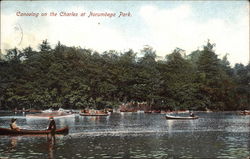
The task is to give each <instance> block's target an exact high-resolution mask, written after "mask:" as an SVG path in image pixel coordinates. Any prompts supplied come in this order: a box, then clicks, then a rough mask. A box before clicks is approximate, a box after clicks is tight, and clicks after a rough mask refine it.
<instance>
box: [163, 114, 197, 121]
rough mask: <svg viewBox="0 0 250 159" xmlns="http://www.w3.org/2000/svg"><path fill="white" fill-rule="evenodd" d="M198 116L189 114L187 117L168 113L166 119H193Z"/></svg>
mask: <svg viewBox="0 0 250 159" xmlns="http://www.w3.org/2000/svg"><path fill="white" fill-rule="evenodd" d="M198 118H199V117H198V116H194V117H191V116H187V117H181V116H172V115H166V119H175V120H192V119H198Z"/></svg>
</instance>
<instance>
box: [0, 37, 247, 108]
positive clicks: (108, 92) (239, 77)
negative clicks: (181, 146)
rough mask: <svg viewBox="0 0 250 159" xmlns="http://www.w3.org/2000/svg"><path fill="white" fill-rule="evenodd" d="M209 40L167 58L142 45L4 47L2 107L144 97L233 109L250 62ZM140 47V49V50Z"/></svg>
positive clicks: (151, 103)
mask: <svg viewBox="0 0 250 159" xmlns="http://www.w3.org/2000/svg"><path fill="white" fill-rule="evenodd" d="M214 47H215V45H214V44H211V43H210V42H208V43H207V45H206V46H204V48H203V50H196V51H194V52H192V53H191V54H190V55H188V56H186V53H185V50H182V49H180V48H176V49H175V50H174V51H173V52H172V53H171V54H169V55H167V56H166V58H165V60H157V56H156V51H155V50H154V49H153V48H152V47H150V46H145V47H144V48H143V49H142V50H141V52H140V53H136V52H134V51H133V50H128V51H124V52H117V51H115V50H109V51H105V52H103V53H98V52H95V51H93V50H91V49H82V48H80V47H67V46H65V45H63V44H61V43H60V42H58V44H57V45H56V47H55V48H54V49H52V48H51V46H50V45H49V43H48V41H47V40H44V41H43V42H42V44H40V45H39V49H40V51H38V52H36V51H34V50H33V49H32V48H31V47H27V48H25V49H24V50H22V51H20V50H18V49H17V48H14V49H10V50H8V51H7V54H6V56H5V58H2V57H1V61H0V62H1V63H0V108H9V109H13V108H15V107H17V108H19V109H22V108H23V107H25V108H38V109H46V108H48V107H56V108H58V107H64V108H77V109H81V108H86V107H92V108H96V109H103V108H105V107H118V106H119V105H120V104H121V103H129V102H130V103H134V104H133V106H134V107H136V106H137V105H136V103H138V102H139V103H144V106H147V107H150V108H151V109H165V110H166V109H183V110H184V109H192V110H206V109H207V108H209V109H214V110H234V109H245V108H247V107H248V106H249V103H250V101H249V100H250V66H249V65H247V66H244V65H242V64H237V65H235V67H234V68H231V67H230V64H229V62H228V60H227V56H224V57H223V59H222V60H221V59H219V58H218V57H217V55H216V54H215V52H214V51H213V48H214ZM138 54H139V55H140V56H139V57H138V56H137V55H138Z"/></svg>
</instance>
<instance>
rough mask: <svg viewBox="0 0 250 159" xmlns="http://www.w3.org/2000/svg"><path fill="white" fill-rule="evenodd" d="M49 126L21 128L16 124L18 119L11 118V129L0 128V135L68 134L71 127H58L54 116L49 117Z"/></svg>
mask: <svg viewBox="0 0 250 159" xmlns="http://www.w3.org/2000/svg"><path fill="white" fill-rule="evenodd" d="M49 121H50V122H49V126H48V128H47V129H46V130H26V129H21V128H19V127H18V126H17V124H16V119H15V118H13V119H11V124H10V129H9V128H0V135H40V134H51V135H55V134H68V132H69V128H68V127H64V128H61V129H56V123H55V120H54V118H53V117H50V118H49Z"/></svg>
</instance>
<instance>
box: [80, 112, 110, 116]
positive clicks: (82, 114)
mask: <svg viewBox="0 0 250 159" xmlns="http://www.w3.org/2000/svg"><path fill="white" fill-rule="evenodd" d="M80 115H81V116H108V115H109V114H108V113H101V114H91V113H80Z"/></svg>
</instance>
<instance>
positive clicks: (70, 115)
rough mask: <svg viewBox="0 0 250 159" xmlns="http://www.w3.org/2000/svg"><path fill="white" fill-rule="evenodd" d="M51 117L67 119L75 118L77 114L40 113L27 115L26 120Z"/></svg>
mask: <svg viewBox="0 0 250 159" xmlns="http://www.w3.org/2000/svg"><path fill="white" fill-rule="evenodd" d="M49 117H54V119H56V118H65V117H75V114H69V113H63V112H60V113H59V112H55V113H39V114H27V115H26V118H32V119H48V118H49Z"/></svg>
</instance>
